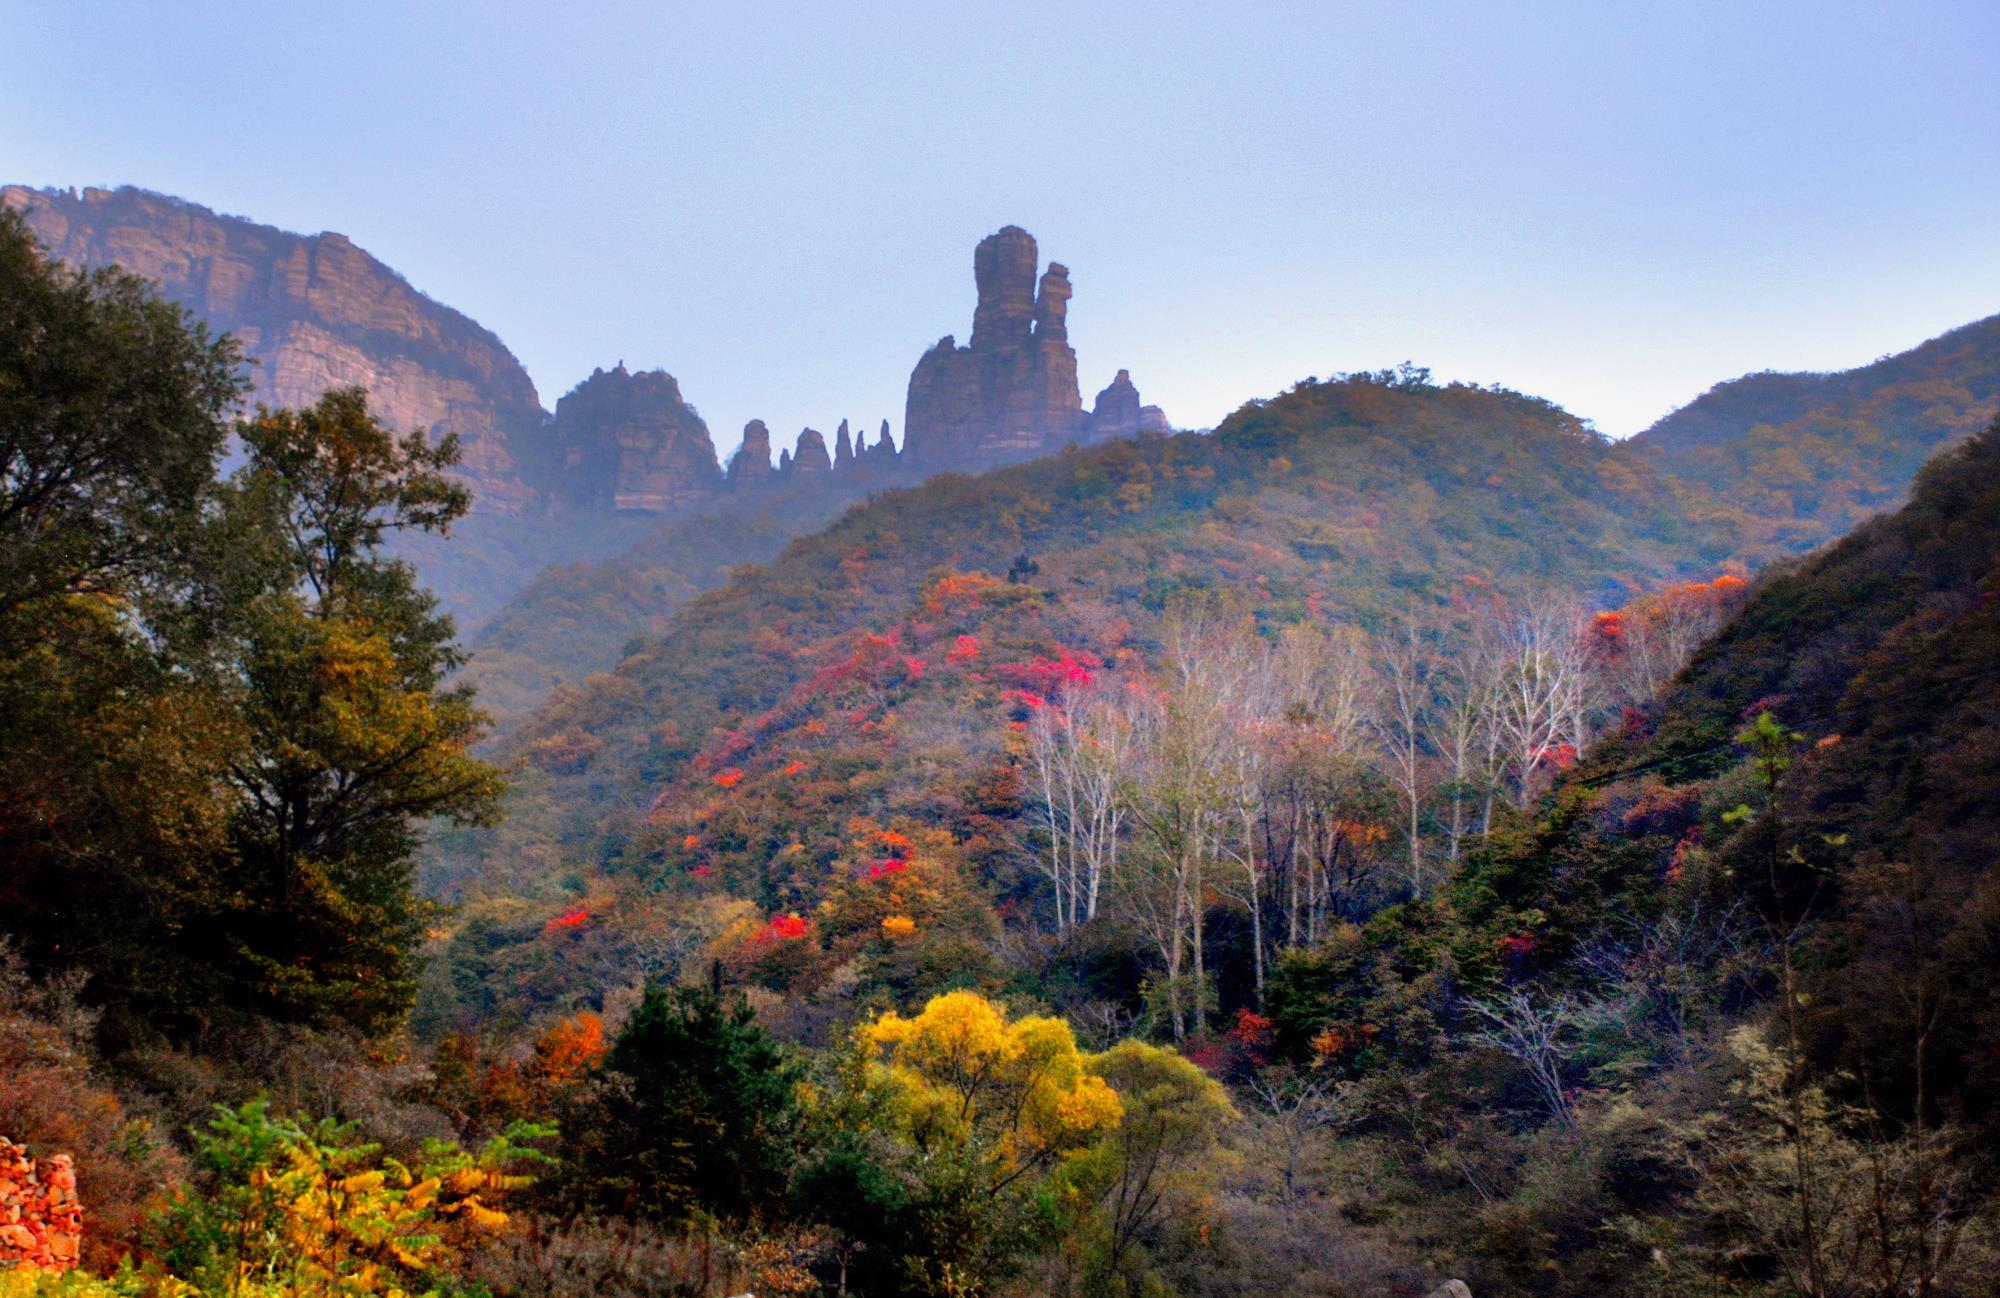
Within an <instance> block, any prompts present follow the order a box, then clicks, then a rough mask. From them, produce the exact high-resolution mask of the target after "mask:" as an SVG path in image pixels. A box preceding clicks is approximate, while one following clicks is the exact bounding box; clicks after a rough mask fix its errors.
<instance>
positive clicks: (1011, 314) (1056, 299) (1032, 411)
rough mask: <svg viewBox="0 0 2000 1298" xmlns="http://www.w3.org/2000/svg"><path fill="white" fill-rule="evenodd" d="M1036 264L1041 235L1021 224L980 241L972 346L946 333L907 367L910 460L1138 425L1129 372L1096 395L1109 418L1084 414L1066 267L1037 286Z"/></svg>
mask: <svg viewBox="0 0 2000 1298" xmlns="http://www.w3.org/2000/svg"><path fill="white" fill-rule="evenodd" d="M1038 264H1039V253H1038V251H1037V249H1036V247H1035V240H1034V236H1032V235H1030V234H1029V233H1028V232H1027V231H1026V230H1023V229H1021V228H1020V227H1019V226H1012V225H1010V226H1008V227H1006V228H1005V229H1003V230H1001V231H999V232H998V233H997V234H991V235H988V236H987V237H986V238H984V239H982V240H980V243H979V247H978V248H977V249H976V250H975V251H974V252H973V256H972V277H973V284H974V287H975V288H976V290H977V292H978V301H977V303H976V305H975V306H974V308H973V313H972V341H971V343H970V345H968V346H965V347H960V346H958V344H957V340H956V339H954V338H952V337H951V336H949V335H947V336H946V337H944V338H942V339H940V340H939V341H938V343H937V345H936V346H935V347H932V348H931V349H930V350H929V351H927V352H925V353H924V355H923V358H922V359H921V360H919V361H918V362H917V367H916V369H915V370H914V371H912V373H911V374H910V390H909V397H908V399H907V403H906V405H905V408H904V419H903V454H904V455H905V456H906V457H907V458H908V460H909V462H910V463H911V464H912V465H913V466H915V467H918V468H920V469H926V470H929V469H941V468H949V469H968V468H982V467H985V466H986V465H990V464H995V463H1000V462H1004V461H1008V460H1020V459H1027V458H1029V457H1031V456H1035V455H1041V454H1044V453H1046V452H1049V451H1053V450H1056V449H1058V448H1060V447H1062V446H1064V445H1066V444H1068V443H1070V442H1076V441H1095V440H1099V439H1101V438H1104V437H1122V436H1129V435H1131V434H1132V433H1134V432H1137V431H1138V430H1139V426H1140V425H1139V419H1140V416H1139V411H1140V405H1139V394H1138V390H1137V389H1136V388H1133V386H1132V380H1131V376H1130V375H1129V374H1126V373H1125V372H1124V371H1123V370H1120V371H1119V377H1118V379H1117V380H1115V381H1114V382H1113V384H1112V386H1111V387H1110V388H1107V389H1105V391H1104V392H1103V393H1100V394H1099V395H1098V403H1099V405H1100V407H1102V408H1103V409H1104V412H1105V413H1104V418H1103V420H1102V421H1101V422H1100V420H1099V419H1098V418H1097V416H1096V414H1095V413H1093V414H1090V415H1086V414H1085V413H1084V409H1083V401H1082V398H1081V396H1080V395H1079V392H1078V388H1077V376H1076V351H1075V350H1074V349H1073V348H1072V347H1071V346H1070V345H1069V301H1070V297H1071V295H1072V292H1073V290H1072V288H1071V285H1070V282H1069V268H1068V267H1066V266H1064V265H1062V264H1061V263H1060V262H1050V263H1049V266H1048V269H1047V270H1045V271H1044V272H1043V273H1042V276H1041V280H1040V282H1039V284H1038V283H1037V282H1036V279H1035V269H1036V267H1037V265H1038ZM1121 385H1122V386H1121ZM1161 422H1162V423H1164V419H1162V421H1161Z"/></svg>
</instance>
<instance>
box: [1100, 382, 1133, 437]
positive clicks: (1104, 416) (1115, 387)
mask: <svg viewBox="0 0 2000 1298" xmlns="http://www.w3.org/2000/svg"><path fill="white" fill-rule="evenodd" d="M1138 431H1139V389H1137V388H1135V387H1133V386H1132V375H1131V372H1130V371H1128V370H1119V371H1118V377H1117V378H1115V379H1113V380H1111V386H1109V387H1107V388H1105V389H1104V391H1102V392H1100V393H1098V394H1097V401H1096V403H1095V404H1094V405H1092V406H1091V408H1090V439H1091V440H1092V441H1094V442H1095V441H1104V440H1106V439H1108V438H1113V437H1130V436H1132V434H1134V433H1136V432H1138Z"/></svg>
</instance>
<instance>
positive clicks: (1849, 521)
mask: <svg viewBox="0 0 2000 1298" xmlns="http://www.w3.org/2000/svg"><path fill="white" fill-rule="evenodd" d="M1996 406H2000V316H1995V317H1990V318H1988V319H1985V320H1980V321H1977V322H1976V323H1973V324H1969V325H1965V326H1963V327H1961V328H1958V329H1954V330H1952V331H1951V332H1949V333H1946V334H1943V335H1941V336H1940V337H1937V338H1933V339H1931V340H1930V341H1929V342H1927V343H1924V344H1923V345H1922V346H1919V347H1914V348H1912V349H1910V350H1909V351H1906V352H1902V353H1900V354H1898V355H1895V356H1885V357H1883V358H1882V359H1881V360H1878V361H1876V362H1875V363H1874V364H1872V365H1866V366H1863V367H1861V368H1860V369H1854V370H1846V371H1843V372H1841V373H1838V374H1774V373H1764V374H1751V375H1746V376H1745V377H1743V378H1740V379H1732V380H1731V381H1729V382H1727V383H1719V384H1717V385H1716V386H1715V387H1713V388H1710V389H1709V390H1708V391H1707V392H1705V393H1703V394H1702V395H1701V396H1699V397H1697V398H1696V399H1695V400H1693V401H1691V402H1689V403H1688V404H1687V405H1685V406H1683V407H1681V408H1680V409H1679V410H1676V411H1675V412H1674V413H1672V414H1670V415H1668V416H1667V417H1666V418H1665V419H1662V420H1660V421H1659V422H1658V423H1657V424H1654V425H1653V426H1652V427H1651V428H1648V429H1647V430H1645V431H1644V432H1642V433H1640V434H1639V435H1638V436H1636V437H1634V438H1633V439H1632V440H1631V442H1630V443H1629V445H1630V446H1631V447H1632V448H1633V449H1634V450H1635V451H1638V452H1639V453H1641V454H1643V455H1645V456H1646V457H1648V458H1650V459H1651V460H1652V461H1653V462H1654V463H1656V464H1658V465H1659V467H1660V468H1661V469H1663V470H1665V471H1666V472H1667V473H1669V474H1671V475H1672V476H1674V477H1675V478H1678V479H1680V480H1682V481H1684V482H1686V483H1688V484H1689V485H1691V486H1693V487H1695V488H1696V489H1698V490H1700V491H1702V492H1703V493H1704V494H1708V495H1712V496H1714V497H1715V498H1717V499H1719V500H1722V501H1727V502H1729V503H1731V504H1733V505H1736V506H1737V507H1739V508H1740V509H1742V510H1743V511H1744V512H1745V513H1746V515H1747V516H1748V517H1749V518H1751V519H1753V520H1755V521H1756V522H1758V523H1759V524H1761V525H1762V527H1763V529H1764V530H1765V532H1766V533H1767V534H1768V536H1769V538H1770V539H1771V540H1772V541H1773V542H1774V543H1777V544H1789V545H1793V546H1795V547H1803V546H1807V545H1814V544H1818V543H1819V542H1822V541H1825V540H1827V539H1829V538H1831V537H1835V536H1839V535H1841V534H1842V533H1843V532H1846V531H1847V530H1849V529H1850V528H1852V527H1854V526H1855V525H1856V524H1858V523H1860V522H1861V521H1862V520H1863V519H1865V518H1867V517H1869V516H1870V515H1872V514H1874V513H1876V512H1878V511H1880V510H1882V509H1886V508H1889V507H1891V506H1893V505H1895V504H1896V503H1897V502H1898V501H1900V500H1901V499H1902V497H1903V492H1904V491H1905V490H1906V489H1907V488H1908V485H1909V482H1910V479H1911V477H1912V476H1913V475H1914V474H1915V473H1916V471H1917V469H1918V467H1919V466H1920V465H1922V464H1923V462H1924V461H1925V460H1927V459H1929V458H1930V457H1931V456H1932V455H1934V454H1935V453H1937V451H1939V450H1940V449H1942V448H1943V447H1946V446H1950V445H1953V444H1955V443H1957V442H1962V441H1964V440H1966V439H1967V438H1969V437H1971V436H1973V435H1974V434H1975V433H1977V432H1978V431H1979V430H1980V429H1982V428H1984V427H1985V426H1986V423H1987V421H1988V420H1989V419H1991V418H1992V415H1993V411H1994V409H1995V407H1996Z"/></svg>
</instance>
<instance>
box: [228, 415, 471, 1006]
mask: <svg viewBox="0 0 2000 1298" xmlns="http://www.w3.org/2000/svg"><path fill="white" fill-rule="evenodd" d="M241 435H242V439H243V444H244V447H245V449H246V451H247V452H248V454H249V464H248V465H247V467H245V468H244V469H243V470H242V471H240V472H239V473H238V474H237V475H236V476H235V477H234V479H232V481H231V483H230V484H229V489H228V491H227V493H226V495H225V499H224V503H223V508H222V517H221V520H220V522H219V524H218V527H217V529H216V534H215V557H214V563H213V567H212V570H211V572H212V580H213V582H214V584H215V588H216V606H217V609H218V612H217V614H216V620H217V623H218V632H217V637H216V639H217V642H218V650H219V656H220V658H221V660H222V662H223V663H224V664H225V666H226V670H227V673H228V678H229V691H230V697H231V699H232V701H233V702H234V703H235V705H236V707H237V710H238V712H239V715H240V716H241V719H242V724H243V728H244V732H245V741H244V744H243V747H242V750H241V751H240V752H239V753H238V754H236V756H235V757H234V758H233V760H231V761H230V762H229V764H228V770H227V777H226V783H227V785H228V787H229V789H230V791H231V792H232V794H233V795H234V799H235V805H234V810H233V814H232V817H231V827H232V830H231V852H230V857H229V861H228V872H229V875H230V877H231V882H232V887H231V889H230V898H231V915H230V921H229V924H228V930H229V946H230V949H231V953H232V955H233V956H234V958H235V959H236V960H238V961H239V962H240V972H241V973H242V974H243V975H244V976H245V977H246V978H247V980H248V985H247V986H246V987H245V988H244V991H245V993H246V999H247V1001H248V1002H249V1003H251V1004H254V1005H256V1006H258V1007H259V1008H261V1009H263V1010H265V1011H267V1012H270V1013H273V1014H276V1015H279V1016H281V1017H286V1018H297V1019H303V1020H306V1021H311V1022H327V1021H344V1022H347V1023H350V1024H353V1025H355V1026H358V1027H361V1028H363V1029H373V1028H378V1027H381V1026H383V1025H385V1024H386V1023H388V1022H390V1021H392V1020H393V1019H394V1018H395V1017H397V1016H399V1015H400V1014H401V1013H402V1012H403V1011H404V1010H405V1009H406V1008H407V1007H408V1004H409V1000H410V998H411V996H412V994H413V991H414V978H413V972H414V971H413V959H412V957H413V952H414V950H415V947H416V944H417V942H418V941H419V940H420V939H421V937H422V931H423V928H424V926H425V919H426V914H427V907H426V905H425V904H424V903H423V902H422V901H421V900H420V899H419V898H418V897H417V895H416V893H415V890H414V887H413V873H412V872H413V856H414V852H415V849H416V845H417V836H418V833H419V830H420V827H421V825H422V823H423V822H424V821H425V820H426V819H429V818H433V817H442V818H445V819H447V820H451V821H454V822H458V823H478V822H483V821H485V820H486V819H488V818H489V817H490V816H491V815H492V814H493V812H494V809H495V807H496V805H497V802H498V799H499V795H500V792H501V787H502V786H501V781H500V777H499V773H498V772H497V771H496V770H495V769H494V768H493V767H492V766H490V765H488V764H486V763H485V762H482V761H479V760H478V759H477V758H474V757H473V756H471V754H470V752H469V749H470V747H471V745H472V744H473V742H474V741H475V740H476V739H477V738H478V735H479V732H480V729H481V726H482V717H481V715H480V713H479V712H478V711H477V709H476V708H474V706H473V703H472V695H471V691H470V689H469V688H467V687H463V686H450V685H447V684H446V678H447V676H448V675H449V674H450V673H451V671H452V670H453V669H455V668H456V667H458V666H459V665H460V664H461V663H462V661H463V655H462V653H461V652H460V650H459V648H458V646H457V644H456V642H455V639H454V629H453V626H452V621H451V618H450V617H449V616H448V615H446V614H443V613H441V612H439V611H438V608H437V601H436V599H435V598H434V597H433V596H432V595H431V594H430V593H429V592H428V591H426V590H424V589H423V588H422V587H420V586H419V585H418V584H417V580H416V574H415V572H414V570H412V569H411V567H410V566H409V565H408V564H407V563H404V562H402V561H399V560H395V559H391V558H388V557H387V556H386V555H384V554H383V552H382V544H383V541H384V540H385V539H386V538H387V537H388V536H389V535H390V534H391V533H394V532H398V531H404V530H412V529H414V530H421V531H438V532H442V531H445V530H446V529H448V528H449V527H450V525H451V523H452V522H453V521H454V520H455V519H457V518H458V517H460V516H461V515H462V514H463V513H464V512H465V510H466V508H467V506H468V504H469V503H470V500H469V496H468V494H467V492H466V490H465V489H464V488H463V487H462V486H459V485H458V484H456V483H454V482H453V481H451V479H450V478H448V477H447V476H446V472H445V471H446V470H447V469H448V468H450V466H451V465H452V464H454V463H455V462H456V461H457V458H458V444H457V442H456V440H455V439H453V438H450V437H446V438H444V439H442V440H441V441H439V442H437V443H436V444H431V443H429V442H428V441H427V440H426V439H425V437H424V436H423V434H422V433H411V434H408V435H406V436H403V437H400V438H398V437H397V436H395V435H394V434H392V433H391V432H390V431H389V430H388V429H386V428H384V427H383V426H382V425H381V423H380V422H378V421H377V420H376V419H375V418H374V417H373V416H372V415H370V414H369V413H368V408H367V402H366V399H365V396H364V395H363V393H361V392H360V391H359V390H357V389H347V390H341V391H335V392H329V393H328V394H327V395H326V396H324V397H323V398H321V400H320V401H319V402H318V403H317V404H316V405H314V406H312V407H311V408H309V409H305V410H299V411H290V410H277V411H271V410H261V409H260V410H259V412H258V414H257V416H256V417H255V418H254V419H251V420H249V421H248V422H246V423H245V424H244V425H243V426H242V429H241Z"/></svg>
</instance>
